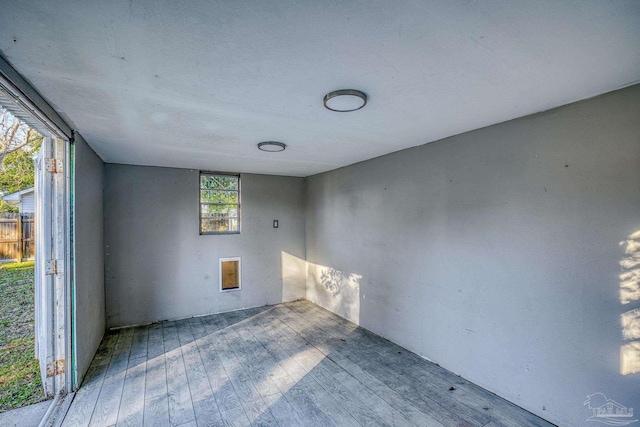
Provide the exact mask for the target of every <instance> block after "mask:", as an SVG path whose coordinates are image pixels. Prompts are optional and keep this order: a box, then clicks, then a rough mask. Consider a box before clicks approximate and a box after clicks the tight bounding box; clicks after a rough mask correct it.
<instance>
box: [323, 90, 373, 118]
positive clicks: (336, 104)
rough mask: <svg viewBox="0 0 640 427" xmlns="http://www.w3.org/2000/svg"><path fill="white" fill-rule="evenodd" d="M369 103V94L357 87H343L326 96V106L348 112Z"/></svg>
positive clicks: (333, 109) (332, 109)
mask: <svg viewBox="0 0 640 427" xmlns="http://www.w3.org/2000/svg"><path fill="white" fill-rule="evenodd" d="M365 105H367V95H365V94H364V93H363V92H360V91H359V90H355V89H341V90H335V91H333V92H329V93H328V94H326V95H325V96H324V106H325V108H326V109H328V110H331V111H338V112H340V113H346V112H348V111H356V110H359V109H361V108H362V107H364V106H365Z"/></svg>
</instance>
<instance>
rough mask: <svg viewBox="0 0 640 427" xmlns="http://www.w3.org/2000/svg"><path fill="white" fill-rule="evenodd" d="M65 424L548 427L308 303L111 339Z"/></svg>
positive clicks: (138, 331)
mask: <svg viewBox="0 0 640 427" xmlns="http://www.w3.org/2000/svg"><path fill="white" fill-rule="evenodd" d="M63 425H64V426H86V425H92V426H93V425H96V426H111V425H137V426H142V425H144V426H222V425H225V426H249V425H252V426H278V425H279V426H333V425H335V426H378V425H381V426H438V427H440V426H477V427H481V426H487V427H495V426H508V427H512V426H550V425H551V424H549V423H547V422H546V421H544V420H542V419H540V418H538V417H536V416H534V415H533V414H531V413H529V412H527V411H525V410H523V409H521V408H519V407H517V406H515V405H513V404H511V403H509V402H507V401H505V400H503V399H501V398H499V397H497V396H495V395H493V394H491V393H489V392H487V391H486V390H484V389H482V388H480V387H478V386H476V385H474V384H471V383H469V382H468V381H465V380H463V379H462V378H460V377H458V376H456V375H454V374H452V373H451V372H449V371H447V370H445V369H443V368H441V367H439V366H437V365H435V364H432V363H429V362H427V361H425V360H424V359H422V358H420V357H418V356H417V355H415V354H413V353H411V352H409V351H407V350H405V349H404V348H402V347H400V346H398V345H396V344H393V343H392V342H389V341H387V340H385V339H383V338H381V337H379V336H377V335H375V334H373V333H371V332H369V331H367V330H365V329H362V328H359V327H357V326H356V325H354V324H353V323H350V322H348V321H346V320H344V319H342V318H340V317H338V316H336V315H334V314H332V313H330V312H328V311H326V310H324V309H322V308H320V307H318V306H316V305H314V304H312V303H310V302H308V301H298V302H294V303H287V304H279V305H276V306H270V307H260V308H254V309H249V310H243V311H236V312H231V313H224V314H218V315H213V316H207V317H198V318H192V319H186V320H179V321H175V322H162V323H157V324H153V325H150V326H142V327H136V328H130V329H122V330H120V331H116V332H110V333H108V334H107V335H106V337H105V339H104V340H103V342H102V344H101V345H100V348H99V349H98V352H97V354H96V357H95V359H94V360H93V363H92V365H91V368H90V369H89V372H88V373H87V376H86V379H85V381H84V383H83V385H82V387H81V388H80V390H78V392H77V393H76V397H75V399H74V401H73V403H72V405H71V407H70V409H69V412H68V413H67V416H66V418H65V420H64V423H63Z"/></svg>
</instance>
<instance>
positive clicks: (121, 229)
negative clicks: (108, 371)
mask: <svg viewBox="0 0 640 427" xmlns="http://www.w3.org/2000/svg"><path fill="white" fill-rule="evenodd" d="M105 171H106V172H105V180H106V182H105V184H106V185H105V192H104V203H105V245H106V249H105V250H106V252H105V263H106V269H105V280H106V289H107V325H108V327H117V326H125V325H132V324H140V323H147V322H153V321H157V320H162V319H177V318H184V317H189V316H194V315H201V314H209V313H217V312H223V311H229V310H235V309H241V308H247V307H255V306H262V305H265V304H276V303H280V302H282V301H291V300H295V299H298V298H304V296H305V283H304V277H305V274H306V273H305V267H304V258H305V252H304V251H305V247H304V246H305V243H304V213H305V212H304V194H305V182H304V179H302V178H288V177H278V176H266V175H250V174H243V175H242V178H241V180H242V182H241V185H242V190H241V191H242V193H241V203H242V219H241V221H242V234H240V235H204V236H201V235H199V233H198V197H199V193H198V186H199V181H198V179H199V172H198V171H197V170H188V169H173V168H158V167H144V166H127V165H117V164H107V165H106V168H105ZM274 219H277V220H279V221H280V227H279V228H278V229H274V228H273V227H272V221H273V220H274ZM231 256H240V257H242V289H241V290H240V291H234V292H227V293H220V292H219V279H218V274H219V271H218V270H219V268H218V260H219V258H221V257H231Z"/></svg>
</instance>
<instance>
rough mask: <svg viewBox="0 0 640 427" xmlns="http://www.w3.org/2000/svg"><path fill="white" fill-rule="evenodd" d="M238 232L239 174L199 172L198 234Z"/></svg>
mask: <svg viewBox="0 0 640 427" xmlns="http://www.w3.org/2000/svg"><path fill="white" fill-rule="evenodd" d="M239 233H240V176H239V175H223V174H213V173H204V172H201V173H200V234H239Z"/></svg>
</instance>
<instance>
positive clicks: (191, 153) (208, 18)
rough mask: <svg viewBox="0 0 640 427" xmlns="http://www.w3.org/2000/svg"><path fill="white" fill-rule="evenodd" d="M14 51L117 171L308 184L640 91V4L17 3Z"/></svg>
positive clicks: (384, 0)
mask: <svg viewBox="0 0 640 427" xmlns="http://www.w3.org/2000/svg"><path fill="white" fill-rule="evenodd" d="M0 50H1V51H2V54H3V55H4V56H5V58H6V59H7V60H8V61H9V62H11V63H12V64H13V65H14V67H15V68H16V69H17V70H18V71H19V72H20V73H22V74H23V75H24V76H25V77H26V78H27V79H28V80H30V81H31V82H32V84H33V85H34V86H35V87H36V88H37V89H38V90H39V91H40V92H41V93H42V95H43V96H44V97H45V98H46V99H47V100H49V102H50V103H51V104H52V105H53V106H54V107H55V108H56V109H57V110H58V112H59V113H61V114H62V116H63V117H65V118H66V119H68V121H69V122H70V123H71V124H72V125H73V126H74V127H75V128H76V129H78V130H79V131H80V132H81V133H82V134H83V136H84V137H85V138H86V139H87V140H88V141H89V143H90V144H91V146H92V147H93V148H94V149H95V150H96V152H97V153H98V154H99V155H100V156H101V157H102V158H103V159H104V160H105V161H107V162H114V163H128V164H140V165H156V166H174V167H186V168H197V169H208V170H225V171H239V172H253V173H267V174H282V175H296V176H307V175H312V174H315V173H318V172H323V171H327V170H331V169H335V168H338V167H341V166H345V165H349V164H352V163H355V162H358V161H362V160H366V159H369V158H372V157H376V156H380V155H382V154H386V153H390V152H393V151H397V150H401V149H404V148H408V147H412V146H416V145H420V144H424V143H427V142H430V141H434V140H438V139H441V138H444V137H447V136H451V135H455V134H458V133H461V132H465V131H469V130H473V129H477V128H480V127H484V126H488V125H491V124H495V123H499V122H503V121H505V120H509V119H513V118H516V117H521V116H524V115H527V114H531V113H535V112H538V111H542V110H546V109H549V108H553V107H556V106H559V105H563V104H567V103H570V102H573V101H576V100H579V99H583V98H587V97H590V96H594V95H597V94H600V93H604V92H608V91H611V90H614V89H617V88H620V87H622V86H625V85H629V84H631V83H633V82H638V81H639V80H640V1H637V0H630V1H623V0H617V1H614V2H608V1H602V0H593V1H587V0H576V1H531V0H523V1H514V0H502V1H498V0H493V1H449V0H442V1H419V0H413V1H400V0H377V1H346V0H327V1H322V0H308V1H306V0H305V1H302V0H290V1H283V0H263V1H237V0H235V1H234V0H228V1H213V0H195V1H189V2H181V1H175V0H171V1H154V0H143V1H140V0H131V1H114V0H110V1H100V0H94V1H87V0H85V1H54V0H49V1H25V0H22V1H20V0H14V1H8V0H3V1H2V2H0ZM343 88H353V89H359V90H362V91H364V92H366V93H367V94H368V96H369V102H368V104H367V106H366V107H365V108H364V109H362V110H359V111H356V112H352V113H335V112H332V111H329V110H326V109H324V107H323V106H322V98H323V96H324V95H325V93H327V92H329V91H332V90H336V89H343ZM264 140H278V141H282V142H285V143H286V144H287V145H288V148H287V150H286V151H284V152H282V153H264V152H261V151H259V150H258V149H257V148H256V144H257V143H258V142H260V141H264Z"/></svg>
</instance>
